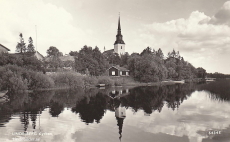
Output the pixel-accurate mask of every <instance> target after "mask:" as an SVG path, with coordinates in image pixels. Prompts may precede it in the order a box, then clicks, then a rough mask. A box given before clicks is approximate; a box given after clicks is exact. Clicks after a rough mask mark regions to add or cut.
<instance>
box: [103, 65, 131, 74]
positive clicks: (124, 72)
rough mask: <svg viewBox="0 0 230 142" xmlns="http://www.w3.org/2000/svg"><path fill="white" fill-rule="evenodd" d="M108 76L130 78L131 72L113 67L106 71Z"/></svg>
mask: <svg viewBox="0 0 230 142" xmlns="http://www.w3.org/2000/svg"><path fill="white" fill-rule="evenodd" d="M106 75H108V76H116V77H120V76H129V70H128V69H126V68H124V67H120V66H112V67H110V68H109V69H107V70H106Z"/></svg>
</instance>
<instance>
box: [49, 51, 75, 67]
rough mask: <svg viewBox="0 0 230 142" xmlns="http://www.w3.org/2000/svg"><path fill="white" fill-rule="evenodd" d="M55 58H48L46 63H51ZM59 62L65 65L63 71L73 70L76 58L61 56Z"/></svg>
mask: <svg viewBox="0 0 230 142" xmlns="http://www.w3.org/2000/svg"><path fill="white" fill-rule="evenodd" d="M52 58H53V57H46V58H45V61H46V62H51V61H52ZM58 58H59V60H60V61H61V62H62V63H63V69H67V70H72V69H73V65H74V62H75V57H74V56H70V55H65V56H60V57H58Z"/></svg>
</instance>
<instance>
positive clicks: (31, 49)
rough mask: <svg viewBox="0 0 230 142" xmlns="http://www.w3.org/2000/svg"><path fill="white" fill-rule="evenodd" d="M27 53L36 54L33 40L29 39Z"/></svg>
mask: <svg viewBox="0 0 230 142" xmlns="http://www.w3.org/2000/svg"><path fill="white" fill-rule="evenodd" d="M27 52H35V47H34V45H33V39H32V38H31V37H29V44H28V46H27Z"/></svg>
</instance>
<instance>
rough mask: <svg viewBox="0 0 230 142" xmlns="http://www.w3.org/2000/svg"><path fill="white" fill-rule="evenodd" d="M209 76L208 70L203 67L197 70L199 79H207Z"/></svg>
mask: <svg viewBox="0 0 230 142" xmlns="http://www.w3.org/2000/svg"><path fill="white" fill-rule="evenodd" d="M206 75H207V73H206V70H205V69H203V68H202V67H199V68H197V77H198V78H205V77H206Z"/></svg>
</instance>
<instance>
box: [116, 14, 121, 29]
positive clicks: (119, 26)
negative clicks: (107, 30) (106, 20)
mask: <svg viewBox="0 0 230 142" xmlns="http://www.w3.org/2000/svg"><path fill="white" fill-rule="evenodd" d="M117 30H118V31H121V24H120V14H119V20H118V29H117Z"/></svg>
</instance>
